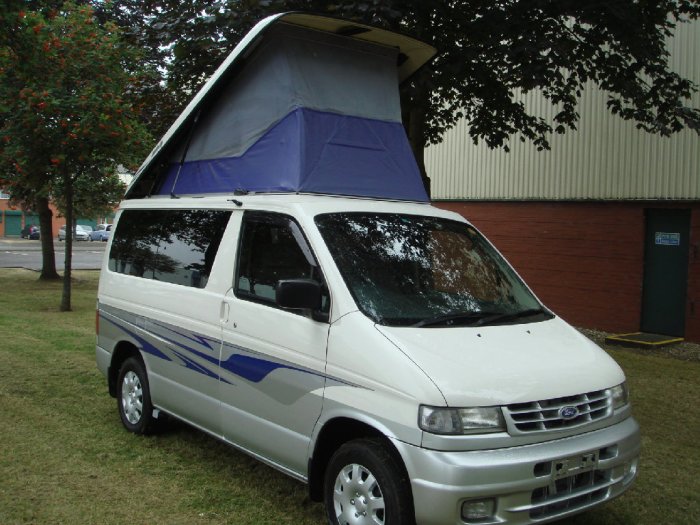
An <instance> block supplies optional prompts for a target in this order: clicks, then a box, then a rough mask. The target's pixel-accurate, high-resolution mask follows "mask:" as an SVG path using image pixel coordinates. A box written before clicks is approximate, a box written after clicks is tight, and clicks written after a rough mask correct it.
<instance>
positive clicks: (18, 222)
mask: <svg viewBox="0 0 700 525" xmlns="http://www.w3.org/2000/svg"><path fill="white" fill-rule="evenodd" d="M20 233H22V212H21V211H12V210H6V211H5V236H6V237H10V236H15V235H16V236H17V237H19V234H20Z"/></svg>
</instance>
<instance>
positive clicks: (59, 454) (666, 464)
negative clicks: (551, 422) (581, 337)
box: [0, 269, 700, 525]
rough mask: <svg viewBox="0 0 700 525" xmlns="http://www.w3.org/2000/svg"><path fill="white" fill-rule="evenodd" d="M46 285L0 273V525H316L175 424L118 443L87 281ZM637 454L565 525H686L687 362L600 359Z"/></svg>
mask: <svg viewBox="0 0 700 525" xmlns="http://www.w3.org/2000/svg"><path fill="white" fill-rule="evenodd" d="M75 278H76V281H75V285H74V288H73V308H74V311H73V312H67V313H61V312H59V311H58V305H59V301H60V287H61V285H60V283H43V282H40V281H38V280H37V274H35V273H33V272H29V271H25V270H10V269H3V270H0V523H1V524H3V525H10V524H15V523H36V524H59V523H65V524H80V523H99V524H111V523H113V524H123V523H140V524H149V523H167V524H177V523H182V524H185V523H186V524H208V523H232V524H262V523H270V524H272V523H274V524H278V523H293V524H313V525H322V524H324V523H325V520H324V514H323V509H322V507H321V506H320V505H319V504H316V503H311V502H310V501H309V499H308V497H307V494H306V487H305V486H304V485H303V484H301V483H298V482H296V481H293V480H291V479H289V478H287V477H285V476H284V475H282V474H279V473H277V472H276V471H274V470H272V469H270V468H268V467H266V466H264V465H262V464H260V463H258V462H256V461H254V460H252V459H250V458H248V457H247V456H245V455H243V454H241V453H239V452H237V451H235V450H233V449H231V448H229V447H227V446H225V445H223V444H221V443H219V442H217V441H216V440H214V439H212V438H209V437H207V436H205V435H204V434H202V433H200V432H197V431H195V430H192V429H189V428H188V427H186V426H185V425H176V426H174V428H172V429H171V430H170V431H169V432H167V433H165V434H162V435H159V436H154V437H146V438H144V437H138V436H134V435H132V434H129V433H127V432H126V431H125V430H123V428H122V426H121V423H120V421H119V416H118V414H117V409H116V401H115V400H114V399H113V398H111V397H109V395H108V393H107V387H106V382H105V380H104V378H103V377H102V376H101V375H100V374H99V372H98V371H97V369H96V367H95V359H94V342H95V338H94V323H95V298H96V289H97V278H98V272H81V271H78V272H75ZM611 353H612V354H613V356H614V357H615V359H617V361H618V362H619V363H620V364H621V365H622V367H623V368H624V369H625V372H626V373H627V377H628V382H629V385H630V387H631V392H632V401H633V404H634V413H635V416H636V417H637V419H638V421H639V422H640V424H641V426H642V432H643V453H642V454H643V455H642V462H641V470H640V475H639V479H638V482H637V484H636V486H635V487H634V488H633V489H632V490H631V491H630V492H629V493H627V494H626V495H625V496H623V497H622V498H620V499H618V500H615V501H613V502H611V503H609V504H607V505H605V506H604V507H602V508H600V509H598V510H595V511H591V512H588V513H586V514H582V515H579V516H577V517H575V518H572V519H569V520H564V521H562V522H560V523H562V524H571V525H573V524H576V525H584V524H586V525H613V524H615V525H619V524H629V525H641V524H649V525H651V524H653V525H657V524H685V523H687V524H691V523H693V524H694V523H697V522H698V519H700V518H699V516H700V452H698V446H697V444H696V442H697V441H698V439H699V436H700V410H698V408H697V400H698V399H700V363H698V362H685V361H680V360H676V359H668V358H664V357H658V356H649V355H642V354H640V353H638V352H635V351H631V350H613V351H612V352H611Z"/></svg>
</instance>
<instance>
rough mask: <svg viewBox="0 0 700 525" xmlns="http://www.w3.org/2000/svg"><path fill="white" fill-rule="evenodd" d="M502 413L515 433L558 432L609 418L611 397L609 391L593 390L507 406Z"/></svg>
mask: <svg viewBox="0 0 700 525" xmlns="http://www.w3.org/2000/svg"><path fill="white" fill-rule="evenodd" d="M572 407H573V408H572ZM562 410H564V412H565V413H564V415H562ZM504 412H505V415H506V417H507V419H509V420H510V422H511V423H512V427H513V428H514V429H515V430H517V431H518V432H523V433H527V432H543V431H551V430H562V429H567V428H572V427H577V426H581V425H585V424H587V423H590V422H592V421H597V420H599V419H603V418H605V417H607V416H609V415H610V414H612V395H611V392H610V390H596V391H594V392H588V393H586V394H580V395H577V396H567V397H559V398H556V399H546V400H543V401H533V402H530V403H516V404H512V405H507V406H506V407H505V410H504ZM566 412H568V414H567V413H566ZM564 416H568V417H564Z"/></svg>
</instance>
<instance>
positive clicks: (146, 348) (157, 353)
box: [102, 316, 172, 361]
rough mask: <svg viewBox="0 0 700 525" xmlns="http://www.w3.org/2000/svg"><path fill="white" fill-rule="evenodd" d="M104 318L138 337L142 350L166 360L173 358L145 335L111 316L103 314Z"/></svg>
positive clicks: (132, 335)
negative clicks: (139, 333) (145, 337)
mask: <svg viewBox="0 0 700 525" xmlns="http://www.w3.org/2000/svg"><path fill="white" fill-rule="evenodd" d="M102 318H103V319H104V320H106V321H108V322H110V323H112V324H113V325H114V326H116V327H117V328H119V329H120V330H123V331H124V332H126V333H127V334H129V335H130V336H131V337H133V338H134V339H136V341H138V343H139V344H140V345H141V350H143V351H144V352H146V353H147V354H151V355H153V356H155V357H160V358H161V359H165V360H166V361H172V359H170V357H169V356H168V355H166V354H164V353H163V352H161V351H160V350H159V349H158V348H157V347H156V346H155V345H152V344H151V343H150V342H148V341H147V340H146V339H144V338H143V337H141V336H140V335H138V334H137V333H136V332H133V331H131V330H129V329H127V328H125V327H124V326H123V325H122V324H120V323H118V322H116V321H115V320H113V319H109V318H107V317H104V316H102Z"/></svg>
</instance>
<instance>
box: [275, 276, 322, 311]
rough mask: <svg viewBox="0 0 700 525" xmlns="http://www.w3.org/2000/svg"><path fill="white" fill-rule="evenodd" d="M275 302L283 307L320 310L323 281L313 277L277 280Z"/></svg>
mask: <svg viewBox="0 0 700 525" xmlns="http://www.w3.org/2000/svg"><path fill="white" fill-rule="evenodd" d="M275 302H276V303H277V305H278V306H281V307H282V308H296V309H301V310H318V309H319V308H321V283H319V282H318V281H314V280H313V279H286V280H282V281H277V287H276V290H275Z"/></svg>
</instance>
